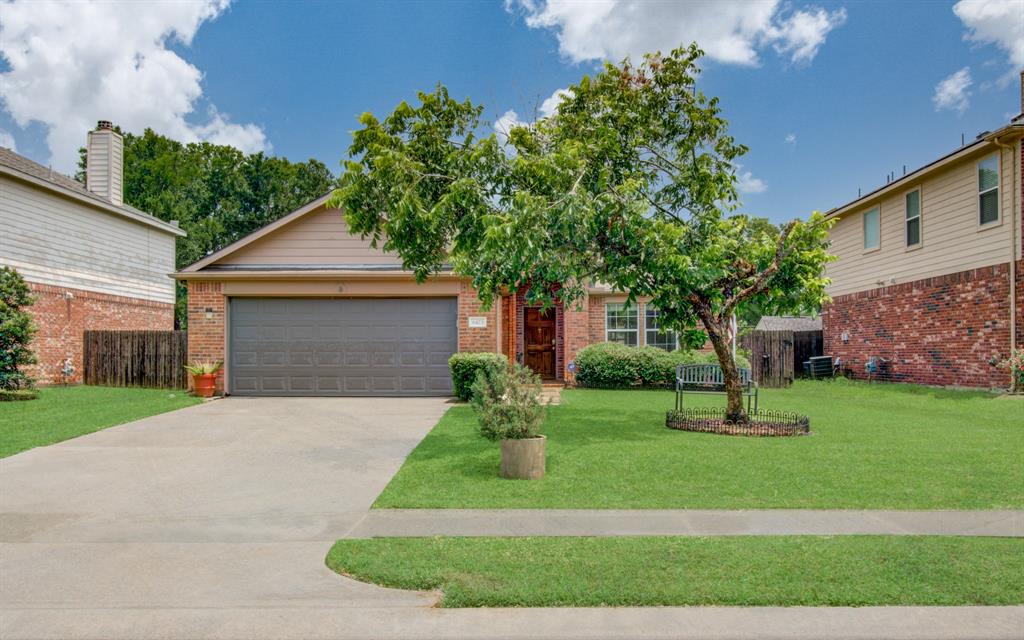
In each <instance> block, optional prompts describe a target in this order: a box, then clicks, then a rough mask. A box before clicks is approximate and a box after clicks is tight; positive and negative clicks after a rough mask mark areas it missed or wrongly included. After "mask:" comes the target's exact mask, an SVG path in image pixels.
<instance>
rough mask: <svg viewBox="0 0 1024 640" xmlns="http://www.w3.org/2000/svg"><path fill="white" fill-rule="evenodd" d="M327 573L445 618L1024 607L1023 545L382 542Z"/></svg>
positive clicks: (730, 540)
mask: <svg viewBox="0 0 1024 640" xmlns="http://www.w3.org/2000/svg"><path fill="white" fill-rule="evenodd" d="M327 565H328V566H329V567H330V568H332V569H333V570H335V571H337V572H339V573H343V574H345V575H349V576H352V577H354V578H356V579H358V580H363V581H367V582H373V583H376V584H379V585H383V586H387V587H397V588H402V589H420V590H433V589H439V590H441V591H442V592H443V594H444V597H443V599H442V601H441V606H444V607H599V606H661V605H664V606H672V605H675V606H683V605H744V606H865V605H1009V604H1020V603H1022V602H1024V540H1022V539H1019V538H957V537H932V536H928V537H901V536H843V537H815V536H770V537H757V536H743V537H722V538H693V537H634V538H589V537H588V538H535V537H526V538H374V539H370V540H339V541H338V542H337V543H335V545H334V547H333V548H332V549H331V551H330V553H329V554H328V556H327Z"/></svg>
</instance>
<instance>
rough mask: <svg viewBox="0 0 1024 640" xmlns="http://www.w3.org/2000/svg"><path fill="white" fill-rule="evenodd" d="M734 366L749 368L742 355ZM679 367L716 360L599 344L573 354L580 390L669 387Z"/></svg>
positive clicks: (685, 353)
mask: <svg viewBox="0 0 1024 640" xmlns="http://www.w3.org/2000/svg"><path fill="white" fill-rule="evenodd" d="M736 363H737V365H739V366H740V367H747V368H749V367H750V362H749V361H748V360H747V358H745V357H744V356H743V355H742V354H737V355H736ZM681 364H718V357H717V356H715V354H714V353H701V352H699V351H665V350H664V349H658V348H657V347H627V346H625V345H623V344H620V343H617V342H600V343H597V344H592V345H590V346H587V347H584V348H583V349H581V350H580V352H579V353H578V354H576V382H577V384H579V385H580V386H583V387H671V386H672V385H673V384H674V383H675V377H676V367H677V366H679V365H681Z"/></svg>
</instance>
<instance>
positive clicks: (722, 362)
mask: <svg viewBox="0 0 1024 640" xmlns="http://www.w3.org/2000/svg"><path fill="white" fill-rule="evenodd" d="M701 320H702V321H703V323H704V328H705V329H707V332H708V339H710V340H711V345H712V346H713V347H714V348H715V355H716V356H718V364H719V366H721V367H722V381H723V382H725V397H726V403H725V418H726V420H729V421H731V422H747V420H748V419H749V418H748V416H747V412H746V411H744V409H743V386H742V384H740V371H739V369H738V368H737V367H736V361H735V360H734V359H733V357H732V345H730V344H729V340H728V339H727V338H726V335H727V333H726V329H725V324H724V323H716V322H712V321H710V320H709V319H705V318H702V319H701Z"/></svg>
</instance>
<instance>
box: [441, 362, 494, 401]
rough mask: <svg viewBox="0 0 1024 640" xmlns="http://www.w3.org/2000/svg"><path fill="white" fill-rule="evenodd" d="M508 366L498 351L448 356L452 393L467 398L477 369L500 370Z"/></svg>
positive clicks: (471, 392)
mask: <svg viewBox="0 0 1024 640" xmlns="http://www.w3.org/2000/svg"><path fill="white" fill-rule="evenodd" d="M507 368H508V359H507V358H506V357H505V356H503V355H501V354H500V353H491V352H487V351H485V352H481V353H456V354H454V355H452V357H451V358H448V370H449V371H451V374H452V393H454V394H455V396H456V397H457V398H458V399H459V400H469V399H470V398H471V397H472V395H473V383H474V382H475V381H476V374H477V372H478V371H481V370H486V371H500V370H503V369H507Z"/></svg>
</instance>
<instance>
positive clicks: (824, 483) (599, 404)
mask: <svg viewBox="0 0 1024 640" xmlns="http://www.w3.org/2000/svg"><path fill="white" fill-rule="evenodd" d="M673 401H674V400H673V393H672V392H670V391H599V390H566V391H564V392H563V393H562V404H561V405H560V406H553V407H550V408H549V409H548V417H547V420H546V422H545V424H544V426H543V427H542V430H543V432H544V433H545V434H546V435H547V437H548V461H547V477H545V478H544V479H542V480H531V481H510V480H503V479H501V478H499V477H498V476H497V470H498V464H499V459H500V452H499V447H498V446H497V445H496V444H494V443H491V442H487V441H485V440H483V439H482V438H480V437H479V436H478V435H477V433H476V424H475V419H474V416H473V412H472V410H471V409H470V408H469V407H468V406H456V407H453V408H452V409H451V410H449V411H448V413H447V414H446V415H445V416H444V417H443V418H442V419H441V421H440V422H439V423H438V424H437V426H436V427H435V428H434V429H433V431H431V432H430V434H429V435H428V436H427V437H426V439H424V440H423V442H421V443H420V445H419V446H418V447H417V448H416V449H415V451H413V453H412V454H411V455H410V456H409V458H408V459H407V460H406V462H405V464H404V465H403V466H402V468H401V470H400V471H399V472H398V474H397V475H396V476H395V478H394V479H392V481H391V483H390V484H389V485H388V486H387V488H386V489H385V490H384V492H383V493H382V494H381V495H380V496H379V497H378V499H377V502H376V504H375V506H376V507H379V508H380V507H383V508H398V507H405V508H563V509H582V508H597V509H611V508H632V509H642V508H647V509H661V508H665V509H667V508H679V509H685V508H691V509H692V508H705V509H707V508H711V509H758V508H761V509H763V508H803V509H811V508H814V509H862V508H863V509H926V510H936V509H1012V508H1021V507H1024V462H1022V460H1024V402H1021V401H1020V399H1019V398H1000V397H996V396H993V395H992V394H988V393H983V392H968V391H950V390H942V389H932V388H927V387H916V386H907V385H885V384H874V385H868V384H863V383H853V382H847V381H845V380H838V381H829V382H813V381H798V382H796V383H795V384H794V385H793V386H792V387H791V388H789V389H779V390H776V389H768V390H762V394H761V406H762V408H767V409H783V410H789V411H797V412H800V413H804V414H807V415H809V416H810V418H811V429H812V430H813V431H814V435H811V436H804V437H797V438H744V437H735V436H721V435H712V434H699V433H686V432H678V431H672V430H669V429H667V428H665V426H664V421H665V411H666V410H667V409H669V408H671V407H672V406H673ZM687 403H688V404H689V403H690V400H689V399H688V400H687ZM723 403H724V399H723V398H722V397H721V396H695V397H694V405H698V404H703V405H707V406H714V405H716V404H719V405H720V404H723Z"/></svg>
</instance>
